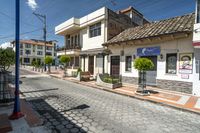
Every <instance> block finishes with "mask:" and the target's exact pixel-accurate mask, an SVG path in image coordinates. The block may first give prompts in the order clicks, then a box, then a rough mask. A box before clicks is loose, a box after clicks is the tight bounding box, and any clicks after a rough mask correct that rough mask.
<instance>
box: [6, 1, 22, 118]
mask: <svg viewBox="0 0 200 133" xmlns="http://www.w3.org/2000/svg"><path fill="white" fill-rule="evenodd" d="M15 4H16V5H15V8H16V9H15V10H16V12H15V13H16V14H15V15H16V25H15V30H16V31H15V42H16V46H15V51H16V53H15V56H16V57H15V59H16V63H15V101H14V109H13V113H12V114H11V116H10V117H9V119H11V120H14V119H19V118H21V117H23V116H24V115H23V114H22V113H21V111H20V99H19V62H20V61H19V48H20V47H19V40H20V0H16V3H15Z"/></svg>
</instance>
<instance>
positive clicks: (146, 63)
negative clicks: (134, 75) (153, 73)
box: [134, 58, 154, 92]
mask: <svg viewBox="0 0 200 133" xmlns="http://www.w3.org/2000/svg"><path fill="white" fill-rule="evenodd" d="M153 67H154V64H153V62H152V61H151V60H150V59H148V58H137V59H135V61H134V68H135V69H137V70H138V71H139V81H141V86H142V92H144V88H145V87H146V82H145V81H146V71H148V70H151V69H152V68H153Z"/></svg>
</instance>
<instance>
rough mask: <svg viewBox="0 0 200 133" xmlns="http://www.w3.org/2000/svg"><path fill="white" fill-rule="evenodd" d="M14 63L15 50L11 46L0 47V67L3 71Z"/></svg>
mask: <svg viewBox="0 0 200 133" xmlns="http://www.w3.org/2000/svg"><path fill="white" fill-rule="evenodd" d="M14 63H15V52H14V51H13V49H11V48H7V49H2V48H0V67H1V68H2V70H3V71H6V70H8V69H9V68H10V66H11V65H13V64H14Z"/></svg>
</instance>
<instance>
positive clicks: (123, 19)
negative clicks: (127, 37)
mask: <svg viewBox="0 0 200 133" xmlns="http://www.w3.org/2000/svg"><path fill="white" fill-rule="evenodd" d="M128 12H132V13H133V12H137V14H138V15H139V17H138V18H137V21H136V19H134V18H132V19H131V18H130V17H129V16H128V14H127V15H125V13H128ZM135 18H136V17H135ZM138 19H142V20H140V23H138ZM143 19H144V18H143V15H142V14H141V13H139V12H138V11H136V10H135V9H133V8H132V7H129V8H128V9H126V10H123V11H119V12H118V13H116V12H113V11H112V10H110V9H108V8H106V7H102V8H100V9H98V10H96V11H94V12H92V13H90V14H88V15H86V16H84V17H81V18H74V17H73V18H71V19H69V20H67V21H65V22H64V23H62V24H60V25H58V26H56V27H55V34H57V35H62V36H64V38H65V47H66V51H62V52H58V54H60V55H62V54H67V55H69V56H70V57H71V62H70V63H69V65H68V67H69V68H68V74H71V71H76V68H78V67H81V69H82V70H83V71H89V72H90V73H91V74H92V75H93V76H94V77H95V76H96V74H97V73H103V72H107V69H106V68H107V67H106V65H104V64H107V63H106V62H107V58H106V57H105V56H106V55H105V51H104V48H103V46H102V44H103V43H105V42H106V41H108V40H109V39H111V38H112V37H114V36H115V35H117V34H118V33H120V32H121V31H123V30H124V29H127V28H129V27H133V26H137V25H139V24H143V23H148V21H147V20H145V19H144V20H143ZM61 53H62V54H61Z"/></svg>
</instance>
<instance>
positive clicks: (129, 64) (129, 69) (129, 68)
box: [126, 56, 132, 72]
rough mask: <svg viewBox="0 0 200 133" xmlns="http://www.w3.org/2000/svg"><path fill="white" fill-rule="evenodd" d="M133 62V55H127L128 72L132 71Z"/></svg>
mask: <svg viewBox="0 0 200 133" xmlns="http://www.w3.org/2000/svg"><path fill="white" fill-rule="evenodd" d="M131 62H132V57H131V56H126V71H127V72H131Z"/></svg>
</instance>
